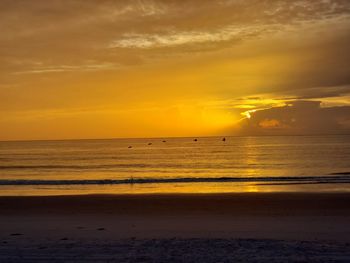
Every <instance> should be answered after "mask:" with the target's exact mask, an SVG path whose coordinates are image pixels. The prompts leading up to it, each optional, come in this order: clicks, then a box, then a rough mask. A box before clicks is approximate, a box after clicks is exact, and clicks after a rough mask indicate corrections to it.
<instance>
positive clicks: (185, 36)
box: [108, 25, 273, 49]
mask: <svg viewBox="0 0 350 263" xmlns="http://www.w3.org/2000/svg"><path fill="white" fill-rule="evenodd" d="M271 30H273V27H269V28H268V27H267V26H264V25H250V26H244V27H238V26H226V27H223V28H219V29H217V30H210V31H169V32H166V33H163V34H161V33H159V34H137V33H128V34H124V35H122V36H121V37H120V39H117V40H114V41H112V43H111V44H109V46H108V47H109V48H145V49H147V48H158V47H173V46H181V45H187V44H200V43H206V42H223V41H229V40H233V39H238V40H239V39H242V38H245V39H246V38H248V37H252V36H256V35H257V34H259V33H261V32H266V31H271Z"/></svg>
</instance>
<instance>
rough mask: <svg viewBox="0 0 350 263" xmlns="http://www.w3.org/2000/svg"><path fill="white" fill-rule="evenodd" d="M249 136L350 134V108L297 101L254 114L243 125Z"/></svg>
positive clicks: (317, 102)
mask: <svg viewBox="0 0 350 263" xmlns="http://www.w3.org/2000/svg"><path fill="white" fill-rule="evenodd" d="M239 132H240V133H241V134H245V135H301V134H350V106H341V107H325V108H323V107H321V102H320V101H303V100H298V101H293V102H289V103H288V104H287V105H286V106H283V107H273V108H270V109H266V110H259V111H256V112H253V113H250V118H247V119H244V120H242V121H241V123H240V131H239Z"/></svg>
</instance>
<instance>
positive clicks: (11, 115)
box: [0, 0, 350, 140]
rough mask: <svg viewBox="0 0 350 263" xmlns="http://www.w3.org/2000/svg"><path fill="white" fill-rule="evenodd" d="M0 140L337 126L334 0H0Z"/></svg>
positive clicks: (343, 55)
mask: <svg viewBox="0 0 350 263" xmlns="http://www.w3.org/2000/svg"><path fill="white" fill-rule="evenodd" d="M0 32H1V34H0V62H1V63H0V140H35V139H84V138H118V137H124V138H125V137H126V138H128V137H171V136H213V135H303V134H307V135H309V134H350V52H349V47H350V1H348V0H320V1H318V0H298V1H289V0H217V1H212V0H182V1H178V0H177V1H175V0H153V1H152V0H149V1H146V0H130V1H123V0H120V1H109V0H99V1H95V0H69V1H68V0H66V1H65V0H60V1H59V0H51V1H46V0H33V1H27V0H2V1H0Z"/></svg>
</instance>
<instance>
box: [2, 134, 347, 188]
mask: <svg viewBox="0 0 350 263" xmlns="http://www.w3.org/2000/svg"><path fill="white" fill-rule="evenodd" d="M226 139H227V140H226V141H225V142H223V141H222V138H218V137H210V138H198V141H197V142H195V141H194V140H193V138H166V139H163V138H162V139H115V140H74V141H73V140H72V141H28V142H0V194H1V195H41V194H43V195H44V194H45V195H46V194H82V193H148V192H160V193H166V192H246V191H350V173H349V172H350V136H274V137H226ZM163 140H165V142H163ZM129 146H132V148H128V147H129Z"/></svg>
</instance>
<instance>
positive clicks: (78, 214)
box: [0, 193, 350, 262]
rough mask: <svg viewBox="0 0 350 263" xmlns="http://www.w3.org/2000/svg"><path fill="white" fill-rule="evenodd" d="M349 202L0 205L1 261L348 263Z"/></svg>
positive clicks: (166, 198)
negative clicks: (286, 262)
mask: <svg viewBox="0 0 350 263" xmlns="http://www.w3.org/2000/svg"><path fill="white" fill-rule="evenodd" d="M349 207H350V194H347V193H329V194H327V193H322V194H320V193H273V194H268V193H265V194H256V193H244V194H196V195H184V194H181V195H179V194H177V195H88V196H51V197H0V211H1V215H0V245H1V246H0V262H17V261H20V262H23V261H25V262H37V261H39V260H43V261H53V260H54V259H55V260H56V262H57V261H58V262H65V261H69V260H73V261H89V260H91V261H98V260H100V261H103V262H104V261H109V260H110V261H114V262H236V261H238V260H242V261H243V262H274V261H275V262H285V261H288V262H327V261H329V262H334V261H336V262H349V261H350V246H349V242H350V223H349V222H350V209H349Z"/></svg>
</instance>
